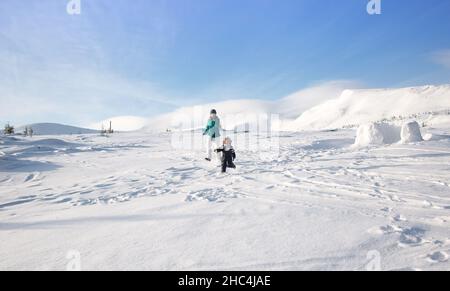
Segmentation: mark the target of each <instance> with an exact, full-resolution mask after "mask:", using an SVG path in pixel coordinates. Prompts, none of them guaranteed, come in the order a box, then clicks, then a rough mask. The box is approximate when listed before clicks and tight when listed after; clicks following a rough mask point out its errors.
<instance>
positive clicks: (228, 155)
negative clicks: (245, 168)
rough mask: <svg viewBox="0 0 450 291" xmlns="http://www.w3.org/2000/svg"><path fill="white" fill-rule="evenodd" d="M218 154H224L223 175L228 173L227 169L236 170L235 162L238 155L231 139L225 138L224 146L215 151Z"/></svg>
mask: <svg viewBox="0 0 450 291" xmlns="http://www.w3.org/2000/svg"><path fill="white" fill-rule="evenodd" d="M215 151H216V152H217V153H222V173H226V171H227V168H232V169H236V165H235V164H234V163H233V161H234V160H235V159H236V153H235V151H234V148H233V146H232V145H231V139H230V138H228V137H227V138H225V139H224V140H223V145H222V146H221V147H220V148H218V149H216V150H215Z"/></svg>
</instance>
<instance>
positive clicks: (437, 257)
mask: <svg viewBox="0 0 450 291" xmlns="http://www.w3.org/2000/svg"><path fill="white" fill-rule="evenodd" d="M427 258H428V261H429V262H431V263H444V262H447V261H448V254H447V253H446V252H434V253H432V254H429V255H428V257H427Z"/></svg>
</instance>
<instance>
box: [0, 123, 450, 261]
mask: <svg viewBox="0 0 450 291" xmlns="http://www.w3.org/2000/svg"><path fill="white" fill-rule="evenodd" d="M423 131H424V132H423V133H424V134H425V133H427V132H431V133H434V135H433V136H432V137H431V136H428V137H429V138H428V139H429V140H428V141H423V142H417V143H414V144H397V143H396V144H391V145H382V146H372V147H359V148H358V147H354V146H352V145H353V143H354V140H355V135H356V130H355V129H348V130H338V131H323V132H303V133H289V132H285V133H281V136H280V155H279V156H278V157H277V158H276V159H271V160H267V159H261V158H260V155H259V154H258V153H255V152H250V151H246V150H243V149H239V148H237V149H236V150H237V155H238V159H237V161H236V164H237V166H238V169H237V170H235V171H230V172H229V173H227V174H224V175H223V174H219V168H217V167H216V166H215V164H208V163H207V162H205V161H204V160H203V152H202V151H199V150H194V151H192V150H189V149H184V150H177V149H174V148H172V146H171V136H170V134H153V133H145V132H141V133H120V134H116V135H112V136H110V137H102V136H99V135H95V134H94V135H66V136H39V137H33V138H32V139H30V138H22V137H1V138H0V269H1V270H24V269H26V270H29V269H31V270H65V269H66V267H67V265H68V264H70V262H71V259H73V254H79V255H80V259H81V260H80V263H81V265H80V266H81V268H82V269H84V270H135V269H139V270H141V269H144V270H215V269H220V270H223V269H225V270H365V269H366V268H373V266H374V263H375V268H377V266H378V262H380V267H381V268H382V269H383V270H403V269H406V270H416V269H417V270H434V269H439V270H442V269H444V270H449V269H450V262H449V261H448V254H449V253H450V126H444V127H441V128H434V129H430V128H428V129H423ZM75 257H76V256H75Z"/></svg>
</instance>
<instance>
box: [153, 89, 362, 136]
mask: <svg viewBox="0 0 450 291" xmlns="http://www.w3.org/2000/svg"><path fill="white" fill-rule="evenodd" d="M354 86H357V84H355V83H352V82H348V81H339V82H328V83H325V84H321V85H318V86H315V87H311V88H308V89H305V90H301V91H298V92H296V93H294V94H291V95H289V96H287V97H284V98H281V99H279V100H270V101H269V100H252V99H246V100H242V99H241V100H229V101H224V102H218V103H211V104H203V105H201V106H192V107H183V108H180V109H178V110H176V111H174V112H171V113H168V114H164V115H161V116H157V117H155V118H151V119H150V120H149V122H148V125H147V126H146V127H145V128H144V130H146V131H150V132H157V131H165V130H167V129H173V128H179V127H180V123H183V128H184V129H186V128H190V129H197V128H202V127H203V126H204V123H205V119H206V118H207V117H208V115H209V111H210V110H211V109H212V108H215V109H217V110H218V111H219V116H220V117H221V118H222V123H223V124H222V126H223V127H224V128H225V129H229V130H232V129H234V128H235V127H236V126H240V125H243V124H246V123H252V122H254V120H253V118H252V117H253V116H254V115H255V114H278V115H279V117H280V119H281V120H282V124H281V126H280V127H281V128H287V127H290V124H291V123H292V122H293V121H294V120H295V119H296V118H298V117H299V116H300V115H301V114H302V113H303V112H304V111H306V110H308V109H310V108H311V107H313V106H316V105H318V104H320V103H321V102H323V101H325V100H330V99H333V98H337V97H339V95H340V94H341V93H342V91H343V90H345V89H346V88H349V87H354ZM186 124H188V125H189V126H187V127H186Z"/></svg>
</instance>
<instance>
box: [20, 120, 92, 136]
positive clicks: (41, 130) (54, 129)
mask: <svg viewBox="0 0 450 291" xmlns="http://www.w3.org/2000/svg"><path fill="white" fill-rule="evenodd" d="M26 126H28V127H31V128H33V131H34V135H66V134H93V133H98V131H97V130H92V129H87V128H81V127H75V126H70V125H63V124H57V123H35V124H29V125H24V126H21V127H18V128H17V129H16V133H22V132H23V131H24V130H25V127H26Z"/></svg>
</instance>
